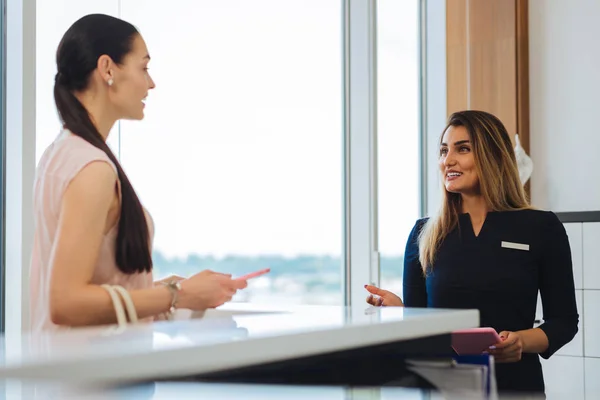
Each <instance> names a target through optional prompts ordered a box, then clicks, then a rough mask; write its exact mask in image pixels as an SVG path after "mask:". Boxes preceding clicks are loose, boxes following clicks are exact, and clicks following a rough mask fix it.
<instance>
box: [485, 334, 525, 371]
mask: <svg viewBox="0 0 600 400" xmlns="http://www.w3.org/2000/svg"><path fill="white" fill-rule="evenodd" d="M500 338H501V339H502V341H501V342H500V343H496V344H495V345H494V346H490V349H489V351H488V353H489V354H491V355H493V356H494V360H495V361H496V362H499V363H511V362H517V361H520V360H521V356H522V355H523V338H522V337H521V334H519V332H509V331H502V332H500Z"/></svg>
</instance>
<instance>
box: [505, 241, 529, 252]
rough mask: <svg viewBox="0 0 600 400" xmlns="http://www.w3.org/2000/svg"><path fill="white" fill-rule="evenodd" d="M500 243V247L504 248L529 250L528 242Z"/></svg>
mask: <svg viewBox="0 0 600 400" xmlns="http://www.w3.org/2000/svg"><path fill="white" fill-rule="evenodd" d="M501 244H502V247H504V248H505V249H515V250H524V251H529V245H528V244H522V243H514V242H502V243H501Z"/></svg>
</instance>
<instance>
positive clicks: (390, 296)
mask: <svg viewBox="0 0 600 400" xmlns="http://www.w3.org/2000/svg"><path fill="white" fill-rule="evenodd" d="M365 289H367V291H368V292H369V293H370V294H369V296H368V297H367V303H369V304H370V305H372V306H375V307H380V306H386V307H404V303H402V299H401V298H400V297H398V296H396V295H395V294H394V293H392V292H390V291H387V290H383V289H380V288H378V287H377V286H373V285H365ZM376 296H377V297H376Z"/></svg>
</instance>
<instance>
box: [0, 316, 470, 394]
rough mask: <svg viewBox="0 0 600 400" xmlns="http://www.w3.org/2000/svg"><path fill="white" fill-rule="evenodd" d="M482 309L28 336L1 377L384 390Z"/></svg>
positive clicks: (187, 321) (207, 320) (228, 319)
mask: <svg viewBox="0 0 600 400" xmlns="http://www.w3.org/2000/svg"><path fill="white" fill-rule="evenodd" d="M478 324H479V313H478V311H477V310H436V309H410V308H407V309H405V308H394V307H386V308H372V307H370V308H366V307H359V308H347V307H323V306H303V307H295V308H287V309H286V310H278V309H276V308H272V307H271V308H266V307H264V306H251V305H240V304H229V305H227V306H226V307H222V308H220V309H217V310H210V311H209V312H207V313H206V314H204V315H202V316H194V315H189V314H188V315H185V313H180V315H179V316H178V319H177V320H175V321H169V322H157V323H153V324H140V325H136V326H131V327H128V328H127V329H125V330H123V331H118V330H115V329H114V328H112V327H95V328H84V329H73V330H68V331H63V332H59V333H56V332H54V333H44V334H38V335H35V336H33V335H25V336H24V337H23V341H22V347H21V349H17V350H15V349H14V348H13V349H11V350H10V351H7V350H6V348H5V346H4V344H3V345H2V349H3V350H2V351H3V354H2V356H1V358H0V360H2V361H1V362H0V379H6V378H17V379H34V380H48V379H50V380H58V381H61V382H65V383H74V382H77V383H79V384H82V383H83V384H110V385H114V384H124V383H133V382H137V383H139V382H153V381H166V380H178V381H186V380H193V381H205V382H213V383H214V382H217V383H218V382H243V383H292V384H294V383H295V384H323V385H335V384H338V385H380V384H384V383H385V382H389V381H390V380H394V379H397V378H398V377H399V374H401V371H402V366H401V362H402V359H403V358H404V357H427V356H433V355H436V356H437V355H443V354H449V351H450V333H451V332H452V331H454V330H457V329H463V328H469V327H475V326H478Z"/></svg>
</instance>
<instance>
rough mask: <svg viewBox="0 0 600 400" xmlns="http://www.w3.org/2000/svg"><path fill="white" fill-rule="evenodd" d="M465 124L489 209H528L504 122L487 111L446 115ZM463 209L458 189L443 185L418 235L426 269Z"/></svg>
mask: <svg viewBox="0 0 600 400" xmlns="http://www.w3.org/2000/svg"><path fill="white" fill-rule="evenodd" d="M451 126H452V127H458V126H464V127H465V129H466V130H467V132H468V134H469V139H470V141H471V144H472V148H473V156H474V158H475V170H476V172H477V176H478V177H479V186H480V190H481V195H482V196H483V198H484V199H485V202H486V204H487V206H488V208H489V209H490V210H491V211H516V210H524V209H530V208H531V207H530V205H529V201H528V200H527V196H526V194H525V189H524V188H523V185H522V184H521V180H520V178H519V170H518V168H517V160H516V158H515V152H514V149H513V146H512V143H511V141H510V136H509V135H508V132H507V131H506V128H505V127H504V124H502V122H501V121H500V120H499V119H498V118H496V117H495V116H493V115H492V114H489V113H487V112H483V111H473V110H469V111H460V112H455V113H454V114H452V115H451V116H450V118H448V124H447V125H446V128H445V129H444V131H443V132H442V135H441V137H440V146H441V143H442V139H443V137H444V133H445V132H446V130H447V129H448V128H449V127H451ZM460 213H462V197H461V195H460V193H450V192H448V191H447V190H446V188H445V187H444V189H443V199H442V204H441V207H440V210H439V211H438V213H437V215H435V216H434V217H432V218H430V219H429V221H427V223H426V224H425V226H424V227H423V229H422V231H421V233H420V235H419V260H420V261H421V265H422V267H423V272H424V273H426V272H427V270H428V269H430V268H431V266H432V265H433V263H434V262H435V258H436V254H437V252H438V250H439V248H440V245H441V243H442V242H443V240H444V239H445V238H446V236H448V234H449V233H450V232H451V231H452V230H453V229H454V228H455V227H456V226H457V224H458V216H459V214H460Z"/></svg>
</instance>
